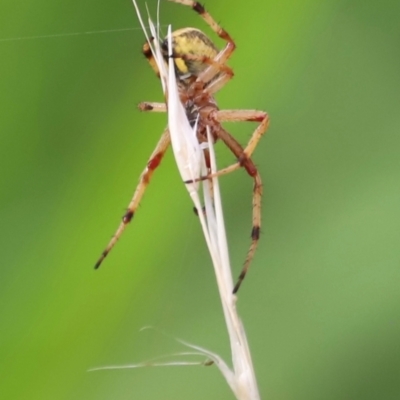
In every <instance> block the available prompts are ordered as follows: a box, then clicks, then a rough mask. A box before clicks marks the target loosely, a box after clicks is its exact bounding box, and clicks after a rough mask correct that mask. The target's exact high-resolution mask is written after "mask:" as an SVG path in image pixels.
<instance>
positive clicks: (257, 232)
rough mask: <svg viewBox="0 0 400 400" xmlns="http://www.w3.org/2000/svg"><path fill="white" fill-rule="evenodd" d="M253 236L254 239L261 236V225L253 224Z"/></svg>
mask: <svg viewBox="0 0 400 400" xmlns="http://www.w3.org/2000/svg"><path fill="white" fill-rule="evenodd" d="M251 238H252V239H253V240H258V239H259V238H260V227H259V226H253V229H252V230H251Z"/></svg>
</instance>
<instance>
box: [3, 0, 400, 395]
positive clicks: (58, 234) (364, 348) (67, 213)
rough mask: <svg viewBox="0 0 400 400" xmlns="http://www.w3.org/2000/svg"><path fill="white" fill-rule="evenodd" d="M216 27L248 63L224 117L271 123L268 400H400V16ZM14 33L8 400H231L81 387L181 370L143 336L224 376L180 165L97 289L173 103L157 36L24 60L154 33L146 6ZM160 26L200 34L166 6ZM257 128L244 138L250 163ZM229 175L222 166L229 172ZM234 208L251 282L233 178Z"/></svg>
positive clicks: (93, 10)
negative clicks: (244, 115)
mask: <svg viewBox="0 0 400 400" xmlns="http://www.w3.org/2000/svg"><path fill="white" fill-rule="evenodd" d="M148 4H149V8H150V9H151V10H152V11H153V15H155V8H156V7H155V2H153V1H152V0H150V1H149V2H148ZM141 5H142V6H144V2H142V3H141ZM206 5H207V7H208V9H209V10H210V11H211V12H212V14H213V15H215V17H216V19H217V20H219V21H221V23H222V24H223V26H224V27H225V28H226V29H228V30H229V32H230V33H231V34H232V35H233V37H234V38H235V39H236V40H237V44H238V49H237V53H236V54H235V56H234V57H233V59H232V61H231V65H232V66H233V67H234V70H235V73H236V76H235V79H234V80H233V81H232V82H231V83H230V84H229V85H228V86H227V87H226V88H225V89H224V91H222V92H221V93H220V94H219V96H218V100H219V104H220V106H221V107H222V108H258V109H262V110H267V111H268V112H269V113H270V115H271V128H270V130H269V131H268V134H267V135H266V136H265V137H264V138H263V140H262V143H260V145H259V148H258V149H257V151H256V153H255V155H254V159H255V161H256V163H257V165H258V166H259V168H260V171H261V173H262V177H263V182H264V201H263V206H264V208H263V222H264V225H263V235H262V238H261V243H260V248H259V251H258V253H257V255H256V259H255V261H254V263H253V265H252V268H251V270H250V272H249V275H248V277H247V279H246V281H245V282H244V285H243V287H242V289H241V292H240V295H239V307H240V311H241V314H242V316H243V319H244V321H245V325H246V328H247V332H248V336H249V340H250V345H251V348H252V350H253V354H254V362H255V368H256V372H257V377H258V381H259V386H260V391H261V394H262V397H263V398H264V399H275V400H276V399H285V400H288V399H291V400H301V399H307V400H311V399H315V400H320V399H328V400H329V399H332V400H333V399H335V400H344V399H349V400H350V399H351V400H354V399H363V400H367V399H371V400H372V399H377V400H384V399H388V400H389V399H398V398H400V383H399V382H400V381H399V379H398V371H399V369H400V345H399V337H400V318H399V313H400V290H399V279H400V269H399V261H400V251H399V242H400V185H399V182H400V155H399V153H400V151H399V149H400V134H399V132H400V117H399V108H400V96H399V93H400V74H399V71H400V52H399V44H400V28H399V27H400V3H399V2H395V1H391V0H386V1H385V0H384V1H381V2H379V3H378V2H376V1H372V0H364V1H362V0H350V1H340V0H326V1H320V0H304V1H294V0H283V1H277V0H271V1H266V2H241V1H232V2H226V1H223V0H214V1H209V2H208V3H207V4H206ZM142 9H143V11H145V8H144V7H142ZM0 21H1V23H0V53H1V62H0V135H1V146H0V171H1V172H0V188H1V192H0V193H1V197H0V201H1V206H0V219H1V228H2V229H1V231H0V232H1V243H2V263H1V264H2V265H1V269H0V271H1V272H0V318H1V325H0V371H1V374H0V376H1V377H2V379H1V381H2V383H1V388H0V393H1V398H4V399H18V400H19V399H28V398H29V399H31V400H43V399H59V400H61V399H72V398H73V399H85V400H87V399H96V400H99V399H111V398H112V399H128V398H132V399H156V398H157V399H172V398H173V399H187V398H190V399H204V398H219V399H231V398H232V395H231V393H230V392H229V389H228V387H227V385H226V383H225V382H224V381H223V379H222V377H221V376H220V375H219V372H217V370H216V369H215V368H201V367H198V368H196V367H188V368H164V369H155V368H154V369H153V368H147V369H139V370H125V371H111V372H91V373H88V372H86V371H87V369H88V368H90V367H94V366H99V365H109V364H128V363H134V362H140V361H143V360H147V359H149V358H151V357H155V356H159V355H163V354H168V353H171V352H174V351H179V350H184V349H182V347H181V346H179V345H178V344H177V343H175V342H174V341H173V340H172V339H170V338H168V337H165V336H164V335H163V334H162V333H160V332H159V331H157V330H156V331H145V332H142V333H140V332H139V329H140V328H141V327H143V326H146V325H153V326H155V327H157V329H160V330H162V331H165V332H167V333H168V334H169V335H171V336H174V337H181V338H184V339H185V340H188V341H191V342H193V343H196V344H199V345H202V346H204V347H208V348H210V349H212V350H214V351H217V352H220V353H221V354H222V355H224V356H225V358H229V349H228V346H227V344H226V334H225V331H224V326H223V322H222V316H221V310H220V307H219V303H218V296H217V292H216V287H215V283H214V280H213V273H212V269H211V265H210V262H209V256H208V255H207V253H206V250H205V245H204V243H203V240H202V238H201V234H200V229H199V226H198V224H197V221H196V218H195V217H194V216H193V214H192V211H191V204H190V201H189V199H188V196H187V194H186V192H185V189H184V188H183V187H182V184H181V182H180V180H179V176H178V174H177V171H176V168H175V166H174V161H173V159H172V157H171V154H170V153H169V154H168V156H167V158H166V159H165V161H164V162H163V164H162V168H161V169H160V170H159V171H157V173H156V175H155V177H154V181H153V182H152V184H151V186H150V187H149V190H148V192H147V193H146V195H145V198H144V201H143V203H142V206H141V207H140V210H139V212H138V213H137V216H136V218H135V220H134V221H133V223H132V226H130V227H129V228H128V230H127V232H126V233H125V234H124V236H123V238H122V240H121V241H120V243H118V246H117V247H116V248H115V249H114V251H113V252H112V253H111V254H110V256H109V258H108V259H107V260H106V262H105V263H104V265H103V266H102V268H101V269H100V270H99V271H96V272H94V271H93V269H92V265H93V264H94V262H95V260H96V258H97V256H98V255H99V253H100V252H101V250H102V249H103V246H104V245H105V244H106V242H107V240H108V239H109V237H110V235H111V234H112V233H113V232H114V230H115V228H116V226H117V223H118V222H119V218H120V216H121V215H122V214H123V207H124V206H125V205H126V204H127V202H128V200H129V198H130V196H131V194H132V193H133V190H134V188H135V185H136V183H137V180H138V177H139V174H140V172H141V170H142V168H143V167H144V166H145V163H146V160H147V157H148V155H149V154H150V152H151V151H152V148H153V146H154V145H155V143H156V141H157V139H158V136H159V135H160V133H161V131H162V130H163V128H164V126H165V123H166V118H165V116H164V115H145V114H140V113H139V112H138V111H137V109H136V104H137V103H138V102H139V101H141V100H154V101H161V100H162V95H161V89H160V86H159V83H158V82H157V80H156V78H155V77H154V74H153V72H152V71H151V69H150V68H149V67H148V65H147V64H146V61H145V60H144V58H143V57H142V56H141V54H140V48H141V45H142V43H143V34H142V33H141V31H140V30H133V31H121V32H108V33H96V34H82V35H67V36H56V37H51V38H41V39H39V38H36V39H21V38H26V37H33V36H41V35H52V34H71V33H78V32H92V31H106V30H112V29H121V28H131V27H138V26H139V24H138V22H137V18H136V15H135V13H134V10H133V7H132V4H131V3H130V2H129V1H128V0H114V1H102V2H98V1H92V0H87V1H85V2H82V1H77V0H71V1H68V2H54V1H50V0H37V1H35V2H23V1H20V0H3V1H2V3H1V5H0ZM161 21H162V23H163V24H164V30H165V31H166V27H165V26H166V25H165V24H168V23H172V24H173V26H174V27H183V26H190V25H191V26H196V27H199V28H202V29H203V28H204V29H206V28H205V26H204V24H203V23H202V21H201V20H200V19H199V18H198V17H197V16H196V15H194V13H192V12H191V11H190V10H188V9H185V8H184V7H181V6H179V5H175V4H169V3H166V2H163V3H162V7H161ZM212 37H213V38H215V37H214V36H212ZM9 38H15V40H5V39H9ZM215 40H216V42H217V43H219V44H222V43H221V42H220V41H218V39H215ZM253 128H254V126H253V125H251V124H248V125H246V124H240V125H232V126H229V129H230V130H231V131H232V132H233V133H234V134H235V135H236V136H237V137H238V138H240V140H241V141H242V142H243V143H245V142H246V140H248V138H249V137H250V134H251V131H252V129H253ZM217 153H218V159H219V165H220V166H226V165H228V164H229V163H230V162H232V161H233V159H232V156H231V155H230V154H228V153H227V152H226V151H225V149H224V148H223V146H221V145H219V146H217ZM222 186H223V194H224V204H225V218H226V220H227V227H228V231H229V239H230V247H231V258H232V263H233V266H234V268H235V270H236V271H239V270H240V267H241V263H242V260H243V259H244V256H245V253H246V250H247V246H248V244H249V233H250V228H251V223H250V216H251V206H250V204H251V181H250V179H248V177H247V176H246V174H245V173H244V172H237V173H236V174H234V175H232V176H227V177H225V178H224V179H223V180H222Z"/></svg>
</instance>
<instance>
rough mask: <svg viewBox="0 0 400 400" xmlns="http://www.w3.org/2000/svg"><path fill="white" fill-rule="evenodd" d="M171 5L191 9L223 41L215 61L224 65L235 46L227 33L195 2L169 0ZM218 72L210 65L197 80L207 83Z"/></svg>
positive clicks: (189, 0) (190, 0) (191, 0)
mask: <svg viewBox="0 0 400 400" xmlns="http://www.w3.org/2000/svg"><path fill="white" fill-rule="evenodd" d="M169 1H172V2H173V3H179V4H183V5H184V6H188V7H191V8H192V9H193V10H194V11H196V12H197V13H198V14H199V15H200V17H201V18H203V20H204V22H205V23H206V24H207V25H208V26H209V27H210V28H211V29H212V30H213V31H214V32H215V33H216V34H217V35H218V36H219V37H220V38H221V39H222V40H225V41H226V42H227V43H226V46H225V47H224V48H223V49H222V50H221V51H220V52H219V53H218V55H217V57H216V58H215V61H217V62H219V63H221V64H225V63H226V61H227V60H228V59H229V58H230V57H231V55H232V53H233V52H234V51H235V48H236V44H235V42H234V41H233V39H232V38H231V36H230V35H229V33H228V32H227V31H226V30H225V29H223V28H222V27H221V26H220V25H219V24H218V22H217V21H215V19H214V18H213V17H212V16H211V15H210V14H209V13H208V12H207V11H206V9H205V8H204V6H203V5H201V4H200V3H199V2H197V1H193V0H169ZM218 72H219V70H218V69H216V68H215V66H213V65H210V66H209V67H208V68H206V69H205V70H204V71H203V72H202V73H201V74H199V76H198V78H197V80H198V81H203V82H209V81H210V80H211V79H212V78H213V77H214V76H215V75H217V74H218Z"/></svg>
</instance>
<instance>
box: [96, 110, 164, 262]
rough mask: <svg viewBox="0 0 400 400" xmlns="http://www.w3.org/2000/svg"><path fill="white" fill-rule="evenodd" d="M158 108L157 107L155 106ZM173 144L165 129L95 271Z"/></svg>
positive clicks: (126, 223)
mask: <svg viewBox="0 0 400 400" xmlns="http://www.w3.org/2000/svg"><path fill="white" fill-rule="evenodd" d="M142 104H153V105H155V104H158V105H160V103H142ZM155 108H157V106H155ZM170 143H171V138H170V135H169V130H168V128H167V129H165V131H164V132H163V134H162V135H161V138H160V140H159V141H158V143H157V146H156V148H155V149H154V151H153V153H152V154H151V156H150V158H149V160H148V161H147V165H146V168H145V169H144V170H143V172H142V174H141V175H140V179H139V184H138V185H137V187H136V190H135V193H134V194H133V197H132V200H131V201H130V203H129V205H128V208H127V211H126V213H125V215H124V216H123V217H122V222H121V223H120V225H119V227H118V229H117V231H116V232H115V234H114V236H113V237H112V238H111V240H110V242H109V243H108V245H107V247H106V248H105V249H104V251H103V253H102V254H101V256H100V258H99V259H98V261H97V262H96V264H95V269H97V268H99V267H100V264H101V263H102V262H103V260H104V259H105V258H106V257H107V255H108V253H109V252H110V251H111V249H112V248H113V247H114V245H115V243H116V242H117V241H118V239H119V238H120V236H121V235H122V232H123V231H124V230H125V227H126V226H127V225H128V224H129V222H131V220H132V218H133V216H134V214H135V211H136V209H137V208H138V206H139V203H140V201H141V199H142V197H143V194H144V192H145V190H146V188H147V185H148V184H149V182H150V179H151V177H152V175H153V173H154V171H155V170H156V168H157V167H158V166H159V165H160V162H161V160H162V158H163V157H164V154H165V152H166V151H167V149H168V147H169V145H170Z"/></svg>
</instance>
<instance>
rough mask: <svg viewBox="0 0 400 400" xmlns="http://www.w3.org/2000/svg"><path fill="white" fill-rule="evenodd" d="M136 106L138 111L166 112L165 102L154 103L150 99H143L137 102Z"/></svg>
mask: <svg viewBox="0 0 400 400" xmlns="http://www.w3.org/2000/svg"><path fill="white" fill-rule="evenodd" d="M138 108H139V110H140V111H151V112H167V105H166V104H165V103H154V102H152V101H143V102H142V103H139V104H138Z"/></svg>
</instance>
